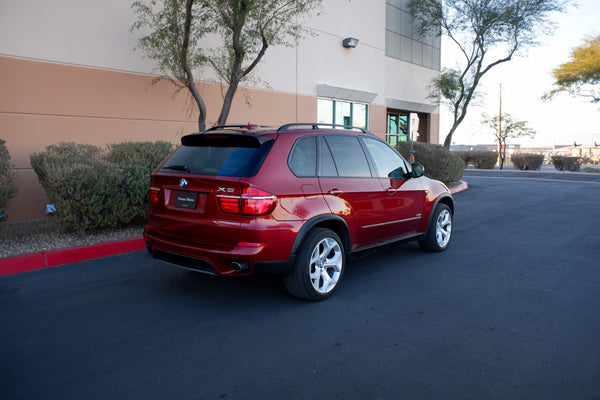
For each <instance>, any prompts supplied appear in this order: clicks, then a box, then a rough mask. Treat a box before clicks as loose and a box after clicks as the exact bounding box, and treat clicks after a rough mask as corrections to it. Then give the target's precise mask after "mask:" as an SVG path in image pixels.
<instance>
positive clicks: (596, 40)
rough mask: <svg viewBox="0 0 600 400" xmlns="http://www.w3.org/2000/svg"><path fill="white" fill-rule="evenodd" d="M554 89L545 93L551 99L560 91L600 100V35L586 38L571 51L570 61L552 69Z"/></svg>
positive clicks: (596, 100) (595, 101)
mask: <svg viewBox="0 0 600 400" xmlns="http://www.w3.org/2000/svg"><path fill="white" fill-rule="evenodd" d="M552 76H553V77H554V89H552V90H551V91H550V92H549V93H547V94H546V95H544V98H546V99H549V98H551V97H552V96H554V95H555V94H558V93H568V94H571V95H573V96H581V97H586V98H588V99H589V100H590V101H591V102H592V103H598V102H600V35H598V36H596V37H589V38H587V39H585V41H584V42H583V44H582V45H580V46H578V47H576V48H575V49H573V51H572V52H571V59H570V61H568V62H566V63H564V64H561V65H560V66H559V67H558V68H555V69H554V70H553V71H552Z"/></svg>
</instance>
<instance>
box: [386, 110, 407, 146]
mask: <svg viewBox="0 0 600 400" xmlns="http://www.w3.org/2000/svg"><path fill="white" fill-rule="evenodd" d="M408 122H409V116H408V114H396V113H389V114H388V118H387V138H386V139H387V142H388V143H389V144H391V145H392V146H396V144H397V143H398V142H406V141H408Z"/></svg>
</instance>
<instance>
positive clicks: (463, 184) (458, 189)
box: [450, 181, 469, 194]
mask: <svg viewBox="0 0 600 400" xmlns="http://www.w3.org/2000/svg"><path fill="white" fill-rule="evenodd" d="M468 188H469V185H468V184H467V182H465V181H460V183H459V184H458V185H456V186H452V187H451V188H450V193H452V194H455V193H458V192H462V191H463V190H467V189H468Z"/></svg>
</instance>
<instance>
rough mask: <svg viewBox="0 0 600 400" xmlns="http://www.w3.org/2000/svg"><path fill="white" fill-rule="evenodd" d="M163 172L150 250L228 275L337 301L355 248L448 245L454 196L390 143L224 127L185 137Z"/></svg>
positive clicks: (324, 132) (157, 175)
mask: <svg viewBox="0 0 600 400" xmlns="http://www.w3.org/2000/svg"><path fill="white" fill-rule="evenodd" d="M181 144H182V146H181V147H180V148H179V149H178V150H177V151H175V152H174V153H173V154H172V155H171V156H170V157H168V158H167V159H166V160H165V161H164V162H163V163H162V164H161V165H160V166H159V167H158V168H157V169H156V170H155V171H154V172H153V173H152V177H151V184H150V192H149V209H148V224H147V226H146V229H145V232H144V238H145V240H146V245H147V248H148V251H149V252H150V254H151V255H152V256H153V257H154V258H156V259H160V260H164V261H167V262H170V263H173V264H176V265H179V266H183V267H185V268H189V269H193V270H196V271H201V272H205V273H209V274H217V275H240V276H244V275H251V274H277V275H281V276H283V280H284V283H285V286H286V288H287V289H288V291H289V292H290V293H291V294H292V295H294V296H297V297H301V298H305V299H309V300H322V299H325V298H327V297H329V296H330V295H331V294H332V293H333V292H334V291H335V289H336V288H337V287H338V286H339V283H340V281H341V279H342V276H343V274H344V266H345V259H346V255H347V254H348V253H352V252H356V251H359V250H363V249H367V248H370V247H374V246H379V245H382V244H386V243H390V242H394V241H398V240H406V239H413V240H417V241H418V242H419V245H420V246H421V248H423V249H425V250H429V251H442V250H444V249H446V247H447V246H448V243H449V241H450V236H451V233H452V216H453V213H454V200H453V198H452V195H451V194H450V192H449V190H448V188H447V187H446V186H445V185H444V184H442V183H440V182H438V181H435V180H432V179H429V178H427V177H425V176H423V167H422V166H421V165H419V164H413V165H409V164H408V163H407V162H406V160H405V159H404V158H402V156H401V155H400V154H398V152H396V150H394V149H393V148H392V147H390V146H389V145H388V144H387V143H386V142H385V141H383V140H381V139H379V138H378V137H376V136H375V135H373V134H371V133H369V132H367V131H365V130H363V129H357V128H352V127H345V126H342V127H340V126H335V125H322V124H288V125H284V126H281V127H280V128H278V129H265V128H260V127H257V126H255V125H248V126H247V127H244V126H220V127H215V128H211V129H209V130H207V131H206V132H204V133H198V134H192V135H187V136H184V137H183V138H182V139H181Z"/></svg>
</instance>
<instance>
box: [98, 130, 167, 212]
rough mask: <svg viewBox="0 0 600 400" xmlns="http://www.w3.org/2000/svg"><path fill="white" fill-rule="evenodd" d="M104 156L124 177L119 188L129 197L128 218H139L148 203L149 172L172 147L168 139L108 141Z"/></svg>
mask: <svg viewBox="0 0 600 400" xmlns="http://www.w3.org/2000/svg"><path fill="white" fill-rule="evenodd" d="M108 149H109V153H108V154H107V157H106V159H107V160H108V161H110V162H114V163H115V164H117V165H118V166H119V167H120V169H121V171H122V173H123V179H124V180H125V186H124V188H123V190H124V191H125V192H126V195H127V198H128V199H129V207H130V210H129V212H130V213H131V218H132V219H138V220H140V219H143V218H144V217H145V216H146V208H147V207H148V187H149V186H150V173H152V171H153V170H154V169H155V168H156V166H157V165H158V164H160V163H161V162H162V160H164V159H165V158H166V157H167V156H168V155H169V154H170V153H171V152H172V151H173V145H172V144H171V143H169V142H161V141H159V142H154V143H153V142H125V143H116V144H110V145H109V146H108Z"/></svg>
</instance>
